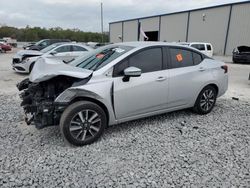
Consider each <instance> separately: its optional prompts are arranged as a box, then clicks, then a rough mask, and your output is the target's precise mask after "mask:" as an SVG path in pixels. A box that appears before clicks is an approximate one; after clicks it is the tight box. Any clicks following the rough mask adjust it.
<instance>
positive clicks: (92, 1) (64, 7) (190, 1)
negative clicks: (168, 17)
mask: <svg viewBox="0 0 250 188" xmlns="http://www.w3.org/2000/svg"><path fill="white" fill-rule="evenodd" d="M240 1H242V0H220V1H218V0H147V1H146V0H9V1H6V0H0V25H8V26H14V27H19V28H21V27H26V26H27V25H29V26H30V27H35V26H37V27H46V28H51V27H61V28H63V29H68V28H69V29H74V28H77V29H80V30H82V31H92V32H100V31H101V26H100V25H101V21H100V18H101V14H100V4H101V2H102V3H103V15H104V31H108V28H109V26H108V23H109V22H113V21H119V20H124V19H131V18H138V17H144V16H152V15H156V14H165V13H171V12H176V11H183V10H189V9H194V8H201V7H207V6H214V5H218V4H225V3H232V2H240Z"/></svg>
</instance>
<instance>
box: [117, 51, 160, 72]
mask: <svg viewBox="0 0 250 188" xmlns="http://www.w3.org/2000/svg"><path fill="white" fill-rule="evenodd" d="M130 66H133V67H137V68H139V69H141V71H142V73H147V72H154V71H159V70H162V49H161V47H156V48H150V49H145V50H143V51H140V52H139V53H136V54H133V55H132V56H130V57H129V58H126V59H125V60H123V61H121V62H120V63H118V64H116V65H115V66H114V71H113V76H114V77H118V76H123V71H124V69H126V68H127V67H130Z"/></svg>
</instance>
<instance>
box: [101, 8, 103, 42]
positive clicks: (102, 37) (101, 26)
mask: <svg viewBox="0 0 250 188" xmlns="http://www.w3.org/2000/svg"><path fill="white" fill-rule="evenodd" d="M101 31H102V43H103V9H102V3H101Z"/></svg>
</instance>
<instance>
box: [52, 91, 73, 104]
mask: <svg viewBox="0 0 250 188" xmlns="http://www.w3.org/2000/svg"><path fill="white" fill-rule="evenodd" d="M75 95H76V92H75V91H72V90H70V89H67V90H65V91H64V92H62V93H61V94H60V95H59V96H58V97H57V98H56V100H55V102H59V103H67V102H70V101H71V100H72V99H73V97H74V96H75Z"/></svg>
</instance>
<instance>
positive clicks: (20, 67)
mask: <svg viewBox="0 0 250 188" xmlns="http://www.w3.org/2000/svg"><path fill="white" fill-rule="evenodd" d="M91 50H93V49H92V48H90V47H88V46H85V45H82V44H77V43H55V44H52V45H50V46H48V47H47V48H44V49H43V50H41V51H35V50H21V51H19V52H18V53H17V54H16V55H15V57H14V58H13V61H12V67H13V70H15V71H16V72H20V73H29V72H31V70H32V68H33V66H34V64H35V62H36V60H37V59H38V58H40V57H46V58H49V59H58V60H61V61H63V62H64V63H67V62H70V61H72V60H74V59H75V58H77V57H78V56H84V55H85V54H86V53H88V52H89V51H91Z"/></svg>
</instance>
